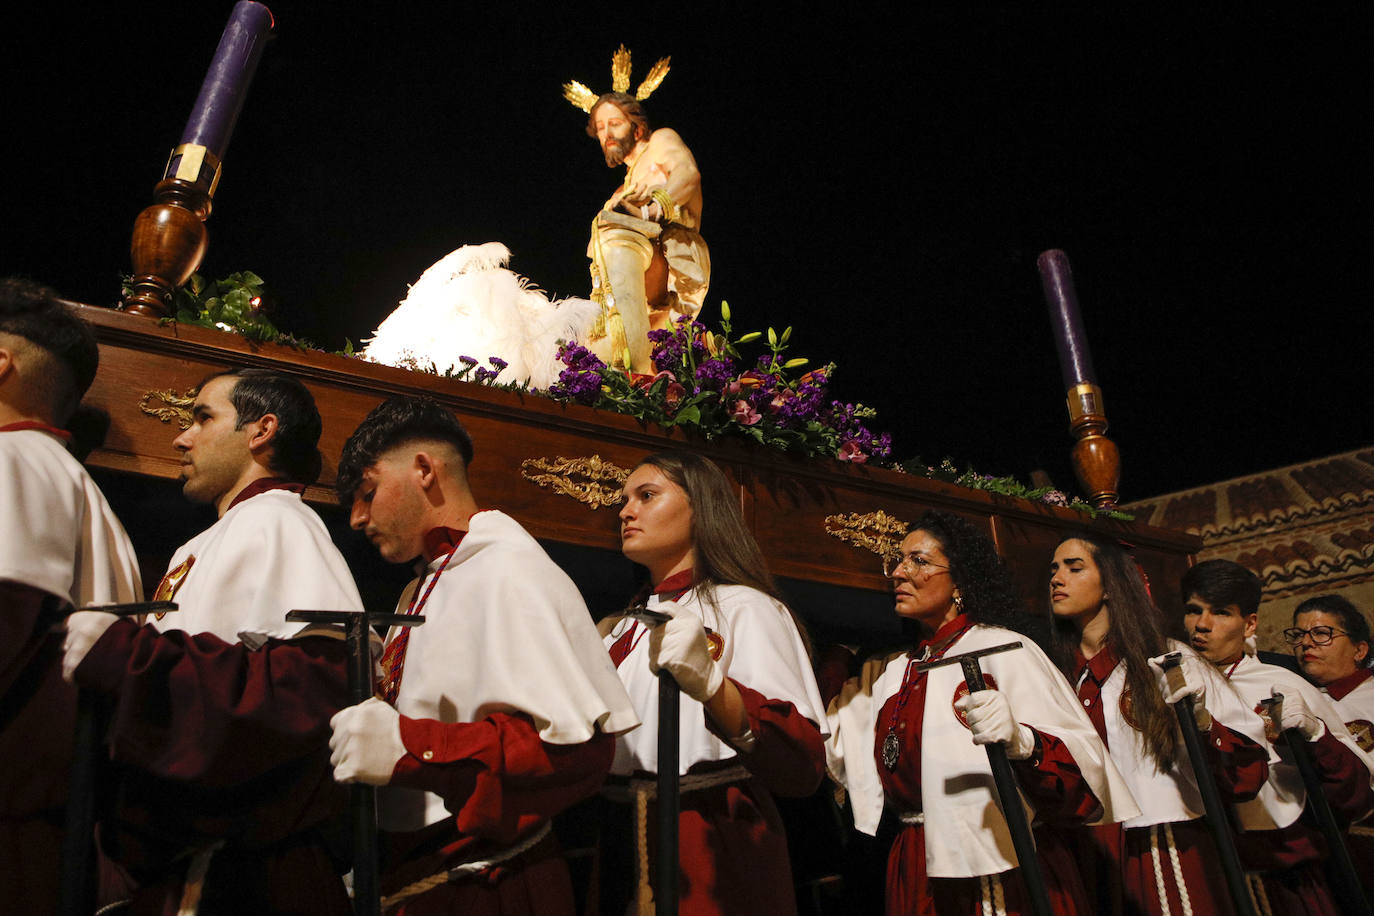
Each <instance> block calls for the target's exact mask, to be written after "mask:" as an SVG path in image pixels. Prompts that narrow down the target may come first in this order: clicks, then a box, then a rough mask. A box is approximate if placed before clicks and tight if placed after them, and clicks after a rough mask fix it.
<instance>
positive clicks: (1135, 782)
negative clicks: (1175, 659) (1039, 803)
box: [1049, 531, 1269, 916]
mask: <svg viewBox="0 0 1374 916" xmlns="http://www.w3.org/2000/svg"><path fill="white" fill-rule="evenodd" d="M1049 586H1050V587H1049V599H1050V608H1051V611H1052V628H1053V629H1052V633H1053V636H1052V647H1053V654H1054V656H1055V660H1056V663H1057V664H1058V665H1059V667H1060V670H1062V671H1063V672H1064V674H1065V675H1066V676H1068V678H1069V682H1070V683H1071V684H1073V686H1074V689H1075V690H1076V692H1077V693H1078V697H1079V700H1080V701H1081V702H1082V703H1083V706H1084V708H1085V709H1086V710H1087V712H1088V716H1089V718H1091V719H1092V721H1093V725H1094V726H1095V727H1096V728H1097V731H1098V734H1099V735H1101V736H1102V740H1103V741H1104V742H1106V744H1107V746H1108V748H1109V749H1110V751H1111V754H1112V759H1113V760H1114V761H1115V762H1116V765H1117V768H1118V769H1119V770H1120V771H1121V774H1122V776H1123V777H1124V778H1125V779H1126V781H1127V783H1129V785H1130V787H1131V793H1132V794H1133V795H1134V796H1135V799H1136V802H1137V803H1138V805H1139V807H1140V809H1141V813H1140V814H1139V815H1138V816H1136V817H1134V818H1131V819H1130V820H1128V821H1125V822H1124V823H1122V824H1112V825H1107V826H1103V827H1096V828H1093V829H1092V830H1091V832H1090V834H1089V835H1087V836H1084V837H1081V839H1082V841H1083V842H1082V845H1083V848H1082V849H1081V850H1080V854H1081V860H1082V862H1083V866H1084V867H1083V869H1082V871H1083V874H1084V875H1086V876H1090V877H1092V878H1095V879H1096V881H1095V884H1096V886H1095V887H1092V888H1090V893H1092V894H1093V896H1095V897H1096V902H1097V906H1098V911H1099V912H1104V913H1122V912H1124V913H1129V914H1132V916H1135V914H1141V916H1143V914H1162V913H1178V912H1189V911H1190V910H1191V911H1192V912H1208V913H1221V914H1225V913H1229V912H1231V905H1230V902H1229V893H1228V891H1227V888H1226V884H1225V882H1224V881H1223V880H1222V870H1221V866H1220V862H1219V860H1218V858H1217V852H1216V849H1215V847H1214V846H1213V845H1212V841H1211V838H1210V836H1208V834H1207V830H1206V828H1205V825H1204V824H1203V823H1202V821H1201V818H1202V816H1203V814H1204V809H1203V805H1202V798H1201V796H1200V795H1199V793H1198V788H1197V777H1196V775H1195V774H1194V772H1193V768H1192V766H1191V764H1190V763H1189V762H1188V757H1187V755H1186V754H1185V753H1184V748H1183V736H1182V734H1181V733H1180V732H1179V722H1178V717H1177V715H1176V714H1175V713H1174V710H1172V709H1170V704H1171V703H1175V702H1178V701H1179V700H1180V699H1182V698H1183V697H1184V696H1192V697H1193V706H1194V710H1195V721H1196V723H1197V727H1198V728H1199V729H1200V730H1201V731H1202V732H1203V733H1204V735H1205V740H1204V741H1203V742H1202V744H1203V745H1204V746H1205V747H1206V748H1207V749H1208V755H1209V763H1210V769H1211V776H1212V778H1215V779H1216V783H1217V788H1218V789H1219V790H1220V791H1221V794H1222V797H1223V799H1224V800H1226V801H1231V802H1236V801H1245V800H1247V799H1250V798H1253V797H1254V796H1255V795H1256V793H1258V792H1259V790H1260V788H1261V787H1262V786H1263V785H1264V781H1265V778H1266V777H1267V775H1268V759H1269V755H1268V751H1267V747H1268V745H1267V743H1266V742H1265V741H1264V726H1263V723H1262V722H1261V720H1260V718H1259V716H1257V715H1255V714H1254V713H1253V712H1252V711H1251V710H1250V709H1249V708H1248V707H1247V706H1246V705H1245V704H1244V703H1242V702H1241V701H1240V699H1239V697H1237V696H1236V695H1235V693H1234V691H1232V690H1231V689H1230V686H1229V685H1228V684H1227V683H1226V682H1225V680H1224V679H1222V677H1221V676H1220V675H1219V674H1217V672H1216V670H1215V668H1213V666H1212V665H1210V664H1208V663H1207V662H1206V660H1205V659H1202V658H1200V657H1199V656H1198V655H1197V654H1196V653H1195V652H1193V651H1192V650H1191V649H1190V648H1188V647H1187V646H1186V645H1184V644H1183V643H1181V642H1178V641H1176V640H1171V639H1168V638H1166V637H1165V635H1164V616H1163V614H1162V613H1161V612H1160V611H1159V609H1158V608H1157V607H1155V605H1154V602H1153V601H1152V600H1151V597H1150V594H1149V592H1148V590H1147V587H1146V583H1145V579H1144V578H1143V574H1142V572H1141V570H1140V569H1139V567H1137V566H1136V564H1135V561H1134V560H1133V559H1132V558H1131V557H1130V555H1129V554H1128V553H1127V552H1126V551H1125V550H1124V549H1123V548H1122V547H1121V545H1120V544H1118V543H1117V542H1116V541H1114V540H1112V539H1110V538H1106V537H1103V536H1102V535H1099V534H1097V533H1094V532H1089V531H1081V532H1074V533H1073V534H1071V535H1070V536H1068V537H1066V538H1065V539H1064V540H1062V541H1061V542H1060V543H1059V545H1058V547H1057V548H1056V549H1055V552H1054V558H1053V559H1052V560H1051V561H1050V581H1049ZM1172 652H1178V653H1180V654H1181V655H1182V664H1183V670H1184V678H1185V680H1186V682H1187V686H1186V687H1184V688H1181V689H1176V690H1175V689H1170V688H1169V687H1168V686H1167V684H1166V682H1165V679H1164V678H1163V676H1162V674H1161V671H1160V667H1159V657H1160V656H1163V655H1165V654H1167V653H1172Z"/></svg>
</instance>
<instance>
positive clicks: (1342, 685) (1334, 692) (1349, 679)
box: [1326, 668, 1374, 700]
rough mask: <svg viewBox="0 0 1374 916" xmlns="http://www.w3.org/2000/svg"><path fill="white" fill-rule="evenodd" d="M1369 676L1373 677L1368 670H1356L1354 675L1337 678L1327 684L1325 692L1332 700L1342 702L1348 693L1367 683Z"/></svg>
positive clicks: (1372, 673)
mask: <svg viewBox="0 0 1374 916" xmlns="http://www.w3.org/2000/svg"><path fill="white" fill-rule="evenodd" d="M1371 675H1374V671H1370V670H1369V669H1368V668H1357V669H1356V670H1355V673H1354V674H1347V675H1346V676H1345V677H1338V678H1336V679H1335V680H1334V681H1332V682H1331V683H1329V684H1327V685H1326V692H1327V694H1329V695H1330V697H1331V699H1333V700H1344V699H1345V698H1346V695H1347V694H1349V693H1350V691H1352V690H1354V689H1355V688H1356V687H1358V686H1360V685H1361V684H1363V683H1364V682H1365V681H1367V680H1368V679H1369V678H1370V676H1371Z"/></svg>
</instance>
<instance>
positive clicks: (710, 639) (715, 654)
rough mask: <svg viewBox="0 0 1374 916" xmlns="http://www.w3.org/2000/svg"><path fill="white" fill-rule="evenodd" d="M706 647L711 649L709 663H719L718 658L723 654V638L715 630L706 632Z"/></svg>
mask: <svg viewBox="0 0 1374 916" xmlns="http://www.w3.org/2000/svg"><path fill="white" fill-rule="evenodd" d="M706 645H707V646H709V647H710V649H711V661H713V662H718V661H720V657H721V656H722V655H724V654H725V637H724V636H721V635H720V634H719V633H717V632H716V631H715V630H707V631H706Z"/></svg>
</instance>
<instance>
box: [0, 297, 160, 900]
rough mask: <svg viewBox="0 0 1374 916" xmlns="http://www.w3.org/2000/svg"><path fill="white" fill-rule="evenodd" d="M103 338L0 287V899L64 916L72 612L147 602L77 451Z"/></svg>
mask: <svg viewBox="0 0 1374 916" xmlns="http://www.w3.org/2000/svg"><path fill="white" fill-rule="evenodd" d="M98 361H99V351H98V350H97V347H96V342H95V335H94V334H92V332H91V329H90V328H89V327H88V326H87V325H86V323H85V322H84V321H82V320H81V318H80V317H79V316H78V315H77V314H76V312H75V311H74V310H73V309H72V308H70V307H69V306H67V305H65V304H64V303H62V302H61V301H60V300H59V299H58V298H57V294H56V293H55V292H53V291H52V290H51V289H48V288H47V287H44V286H40V285H38V284H35V283H31V282H28V281H24V280H16V279H5V280H0V532H3V534H0V761H4V764H3V766H0V901H3V904H0V906H3V908H5V909H7V910H11V911H13V912H23V913H30V914H44V913H51V912H56V909H57V903H58V890H59V887H60V884H59V882H60V875H59V874H58V871H59V864H60V862H61V848H62V822H63V808H64V806H65V804H66V800H67V783H68V780H69V777H70V770H71V759H72V734H73V726H74V723H75V714H76V691H74V690H72V688H71V687H70V686H69V685H67V684H64V683H63V682H62V677H61V672H62V665H61V662H62V652H61V643H62V634H61V632H60V623H61V620H62V617H63V615H65V614H66V612H67V611H68V610H70V609H71V608H74V607H83V606H85V605H90V604H104V603H109V602H126V601H137V600H139V599H140V598H141V597H142V586H141V584H140V581H139V573H138V563H137V560H136V559H135V555H134V549H133V545H132V544H130V543H129V538H128V535H126V534H125V532H124V528H123V526H122V525H120V523H119V519H117V518H116V517H115V515H114V513H113V512H112V511H111V510H110V507H109V505H108V504H107V503H106V502H105V497H104V496H103V495H102V494H101V492H100V489H99V488H98V487H97V486H96V484H95V481H93V480H92V479H91V477H90V475H89V474H87V473H86V470H85V469H84V468H83V467H81V465H80V464H79V463H78V462H77V460H76V459H75V458H73V457H72V455H71V454H70V453H69V452H68V448H67V445H68V442H69V440H70V438H71V437H70V435H69V434H68V433H67V431H66V430H65V429H63V428H62V427H64V426H66V424H67V422H68V420H69V419H70V417H71V415H72V412H73V411H74V410H75V408H76V406H77V403H78V402H79V401H80V400H81V397H82V396H83V395H84V394H85V393H86V389H87V388H88V387H90V384H91V380H92V379H94V378H95V370H96V365H97V362H98Z"/></svg>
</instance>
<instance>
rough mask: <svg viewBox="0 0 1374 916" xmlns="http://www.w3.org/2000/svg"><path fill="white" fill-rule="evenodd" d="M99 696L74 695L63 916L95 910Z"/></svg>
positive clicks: (64, 841) (85, 915)
mask: <svg viewBox="0 0 1374 916" xmlns="http://www.w3.org/2000/svg"><path fill="white" fill-rule="evenodd" d="M99 700H100V698H99V697H98V696H96V695H95V694H93V693H91V691H89V690H79V691H77V695H76V734H75V739H74V741H73V744H72V777H71V789H70V790H69V792H68V795H67V810H66V813H65V824H64V830H65V833H64V834H63V836H62V895H61V898H60V900H59V905H58V912H59V913H61V914H62V916H90V914H91V913H94V912H95V868H94V866H93V865H92V860H93V859H94V857H95V856H94V853H95V850H94V842H95V771H96V765H97V764H96V753H97V751H98V749H99V747H100V739H99V722H100V719H101V716H100V714H99V709H98V707H99Z"/></svg>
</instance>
